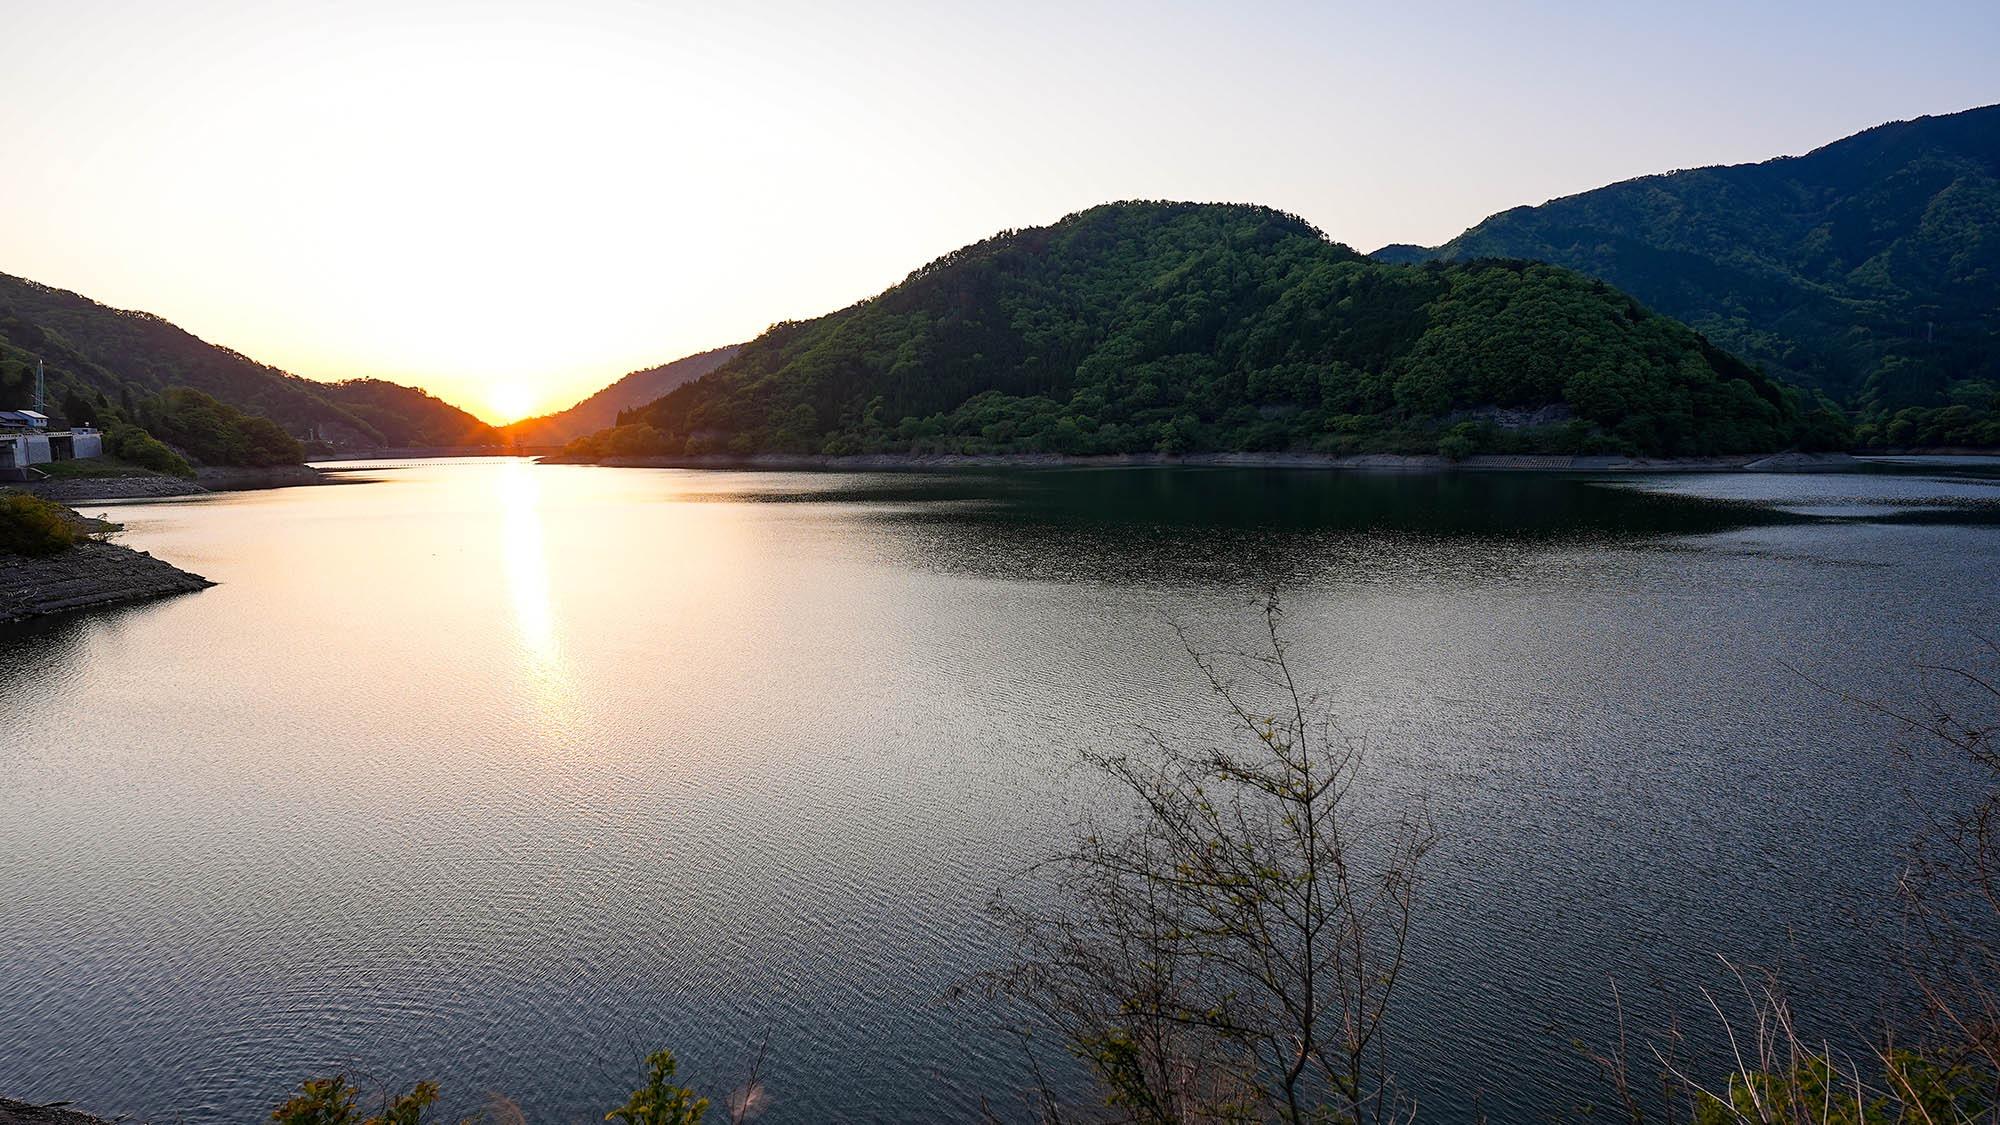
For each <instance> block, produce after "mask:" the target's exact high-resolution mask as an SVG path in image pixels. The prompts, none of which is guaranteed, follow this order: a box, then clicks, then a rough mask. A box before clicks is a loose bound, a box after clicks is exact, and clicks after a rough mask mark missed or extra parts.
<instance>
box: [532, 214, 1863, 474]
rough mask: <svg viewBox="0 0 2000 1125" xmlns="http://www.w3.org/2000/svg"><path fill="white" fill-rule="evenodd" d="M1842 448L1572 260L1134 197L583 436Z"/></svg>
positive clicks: (618, 441) (1679, 449)
mask: <svg viewBox="0 0 2000 1125" xmlns="http://www.w3.org/2000/svg"><path fill="white" fill-rule="evenodd" d="M1849 440H1851V435H1850V434H1849V432H1848V431H1847V429H1846V427H1845V424H1844V422H1843V420H1842V418H1841V416H1840V414H1839V412H1838V411H1837V410H1835V409H1833V408H1832V407H1831V404H1829V403H1827V402H1825V401H1823V400H1820V399H1817V398H1815V397H1813V396H1809V395H1807V394H1805V393H1804V392H1801V391H1798V390H1796V389H1792V388H1787V387H1785V386H1782V385H1780V384H1779V383H1777V382H1775V381H1773V380H1771V379H1769V378H1766V377H1765V376H1763V375H1762V374H1761V373H1760V372H1758V371H1756V370H1754V369H1752V368H1751V367H1749V366H1748V365H1746V364H1744V363H1742V362H1741V361H1739V360H1737V359H1735V358H1734V357H1732V356H1730V355H1729V354H1728V353H1726V352H1724V351H1722V350H1721V349H1719V348H1715V347H1713V346H1711V345H1710V344H1709V343H1708V342H1707V341H1706V340H1704V339H1703V338H1701V337H1700V336H1698V335H1697V334H1695V333H1694V332H1693V331H1691V330H1689V329H1688V328H1687V327H1686V326H1684V325H1682V324H1680V323H1679V322H1677V321H1674V320H1672V319H1670V318H1667V317H1663V316H1658V315H1656V314H1654V313H1652V312H1650V311H1648V310H1647V309H1645V308H1644V307H1642V306H1640V305H1639V304H1638V303H1636V302H1635V301H1633V300H1632V299H1631V298H1630V297H1628V296H1626V295H1624V294H1623V293H1620V292H1618V291H1617V290H1615V289H1613V288H1611V287H1610V286H1608V285H1605V284H1604V283H1603V282H1599V281H1593V280H1590V279H1588V278H1584V277H1581V276H1579V275H1577V274H1575V273H1572V272H1570V271H1568V270H1564V269H1560V268H1556V267H1552V266H1547V265H1539V264H1529V263H1525V262H1518V261H1479V262H1471V263H1464V264H1452V265H1429V266H1423V267H1407V266H1393V265H1384V264H1381V263H1376V262H1371V261H1370V260H1368V259H1366V258H1364V257H1362V256H1361V255H1358V254H1356V253H1354V252H1353V251H1352V250H1349V249H1348V248H1346V247H1344V246H1341V245H1338V244H1336V243H1332V242H1329V241H1327V240H1326V239H1325V237H1324V236H1322V235H1321V234H1320V233H1319V232H1318V231H1317V230H1315V229H1314V228H1313V227H1311V226H1310V225H1309V224H1307V223H1305V222H1304V221H1302V220H1300V219H1298V218H1297V217H1295V216H1291V215H1287V214H1284V213H1282V212H1277V211H1272V210H1269V209H1265V208H1259V207H1247V206H1237V205H1199V204H1185V203H1123V204H1110V205H1106V206H1102V207H1096V208H1092V209H1091V210H1088V211H1085V212H1082V213H1079V214H1077V215H1073V216H1070V217H1069V218H1067V219H1064V220H1063V221H1062V222H1060V223H1058V224H1056V225H1054V226H1051V227H1044V228H1036V229H1031V230H1025V231H1014V232H1009V233H1006V234H1003V235H1000V236H997V237H995V238H992V239H989V240H987V241H985V242H981V243H978V244H976V245H974V246H969V247H966V248H964V249H961V250H959V251H955V252H954V253H952V254H950V255H947V256H946V257H944V258H942V259H940V260H939V261H937V262H934V263H932V264H930V265H928V266H926V267H924V268H923V269H920V270H918V271H916V272H915V273H913V274H911V275H910V277H909V279H908V280H906V281H904V282H903V283H902V284H900V285H898V286H896V287H895V288H893V289H890V290H889V291H887V292H885V293H883V294H881V295H880V296H878V297H876V298H873V299H871V300H868V301H864V302H861V303H859V304H857V305H854V306H851V307H849V308H847V309H843V310H841V311H839V312H836V313H833V314H830V315H828V316H824V317H821V318H819V319H817V320H812V321H804V322H788V323H784V324H779V325H777V326H774V327H773V328H772V329H771V330H769V331H768V332H766V333H765V334H764V335H763V336H760V337H759V338H758V339H757V340H755V341H753V342H751V343H750V344H748V345H746V346H745V347H744V349H743V351H742V353H741V354H740V355H738V356H737V357H736V359H734V360H733V361H731V362H730V363H728V364H725V365H724V366H722V367H721V368H720V369H718V370H717V371H715V372H714V373H713V374H711V375H709V376H707V377H705V378H703V379H701V380H699V381H697V382H694V383H691V384H688V385H686V386H683V387H680V388H677V389H676V390H674V391H673V392H671V393H669V394H668V395H666V396H665V397H663V398H662V399H660V400H659V401H657V402H655V403H652V404H650V405H648V406H645V407H642V408H639V409H637V410H631V411H626V412H624V413H622V414H620V415H619V418H618V425H617V426H616V427H615V428H613V429H611V430H607V431H603V432H600V433H598V434H595V435H592V436H590V437H588V438H585V439H582V440H580V441H579V442H577V443H575V444H574V445H573V446H572V450H571V451H572V452H574V453H577V454H581V455H586V456H591V455H596V456H606V455H619V454H626V455H634V454H666V455H696V454H705V453H754V452H789V453H818V454H847V453H877V452H880V453H1027V452H1037V453H1038V452H1052V453H1066V454H1103V453H1151V452H1165V453H1178V452H1197V451H1238V450H1273V451H1279V450H1299V451H1312V452H1320V453H1359V452H1425V453H1428V452H1436V451H1438V450H1440V449H1441V448H1443V449H1445V450H1446V451H1447V452H1453V453H1458V454H1463V453H1468V452H1479V451H1486V450H1493V451H1524V452H1525V451H1541V452H1579V453H1588V452H1603V453H1625V454H1644V455H1702V454H1722V453H1733V452H1753V451H1762V450H1773V449H1782V448H1787V447H1793V446H1801V445H1803V446H1808V447H1815V448H1819V447H1837V446H1843V445H1845V444H1846V443H1847V442H1848V441H1849Z"/></svg>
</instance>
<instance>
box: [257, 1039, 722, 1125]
mask: <svg viewBox="0 0 2000 1125" xmlns="http://www.w3.org/2000/svg"><path fill="white" fill-rule="evenodd" d="M646 1068H647V1074H646V1084H645V1085H644V1086H641V1087H639V1088H638V1089H637V1090H634V1091H632V1096H631V1097H630V1098H628V1099H627V1100H626V1102H625V1104H624V1105H622V1106H619V1107H618V1108H617V1109H614V1110H612V1111H611V1112H610V1113H607V1114H605V1115H604V1119H605V1120H606V1121H617V1122H622V1123H623V1125H701V1119H702V1115H703V1114H705V1113H707V1112H708V1106H709V1102H708V1099H707V1098H704V1097H700V1096H698V1095H697V1094H696V1093H695V1092H694V1091H693V1090H692V1089H689V1088H688V1087H686V1086H682V1085H680V1084H678V1083H676V1082H675V1081H674V1076H675V1074H676V1073H677V1072H678V1070H679V1064H678V1063H677V1062H675V1060H674V1053H673V1052H672V1051H656V1052H654V1053H653V1054H651V1055H648V1056H647V1057H646ZM437 1100H438V1085H437V1083H435V1082H419V1083H417V1084H416V1085H415V1086H413V1087H411V1088H410V1091H409V1092H408V1093H406V1094H394V1095H390V1094H385V1095H383V1097H382V1103H381V1104H382V1109H381V1112H379V1113H375V1114H372V1115H370V1116H367V1117H363V1116H362V1115H361V1110H360V1109H359V1108H358V1107H359V1105H360V1102H361V1090H360V1089H359V1088H358V1087H356V1086H355V1085H354V1084H353V1083H351V1082H349V1081H348V1080H347V1076H346V1075H344V1074H336V1075H334V1076H333V1077H331V1078H312V1079H308V1080H307V1081H306V1082H305V1083H303V1084H302V1085H301V1086H300V1087H299V1092H298V1093H297V1094H294V1095H293V1096H292V1097H291V1098H290V1099H288V1100H287V1101H286V1102H285V1103H284V1104H283V1105H280V1106H279V1107H278V1108H277V1109H275V1110H272V1111H271V1120H272V1121H275V1122H277V1123H278V1125H424V1123H425V1121H426V1114H427V1113H428V1112H429V1111H430V1108H431V1107H432V1106H434V1105H436V1104H437ZM467 1125H469V1122H468V1123H467Z"/></svg>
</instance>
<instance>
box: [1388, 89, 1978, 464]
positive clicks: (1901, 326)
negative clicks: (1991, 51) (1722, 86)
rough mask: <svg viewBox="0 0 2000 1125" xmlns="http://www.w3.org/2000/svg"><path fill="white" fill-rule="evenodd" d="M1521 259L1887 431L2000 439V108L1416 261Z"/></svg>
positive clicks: (1676, 185)
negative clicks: (1633, 300)
mask: <svg viewBox="0 0 2000 1125" xmlns="http://www.w3.org/2000/svg"><path fill="white" fill-rule="evenodd" d="M1494 256H1503V257H1510V258H1528V259H1533V260H1536V261H1544V262H1552V263H1555V264H1557V265H1562V266H1567V267H1569V268H1570V269H1574V270H1577V271H1580V272H1582V273H1586V274H1589V275H1590V276H1592V277H1597V278H1602V279H1603V280H1605V281H1607V282H1610V283H1611V284H1613V285H1616V286H1617V287H1619V288H1620V289H1623V290H1625V291H1627V292H1629V293H1631V294H1633V295H1634V296H1636V297H1638V298H1639V299H1640V300H1642V301H1644V302H1646V304H1648V305H1649V306H1651V307H1653V308H1656V309H1658V310H1660V311H1661V312H1663V313H1666V314H1668V315H1670V316H1674V317H1678V318H1680V319H1682V320H1685V321H1687V322H1688V324H1690V325H1692V326H1693V327H1694V328H1695V329H1697V330H1698V331H1700V332H1702V333H1704V334H1705V335H1707V336H1708V337H1709V338H1710V339H1712V340H1714V341H1715V342H1716V343H1717V344H1718V345H1720V346H1722V347H1724V348H1727V349H1728V350H1730V351H1732V352H1734V353H1736V354H1738V355H1740V356H1742V357H1744V358H1745V359H1747V360H1749V361H1750V362H1752V363H1755V364H1758V365H1760V366H1762V367H1764V368H1765V369H1766V370H1767V371H1769V372H1771V373H1772V374H1773V375H1776V376H1779V377H1781V378H1785V379H1788V380H1792V381H1794V382H1797V383H1799V384H1801V385H1803V386H1806V387H1811V388H1815V389H1818V390H1821V391H1824V392H1825V393H1827V394H1829V395H1831V396H1833V397H1834V398H1836V399H1838V400H1840V401H1841V402H1842V403H1843V404H1845V405H1847V406H1849V407H1851V408H1852V410H1853V412H1854V414H1855V415H1856V417H1857V419H1858V420H1859V422H1860V423H1861V424H1860V426H1859V429H1858V433H1857V437H1858V439H1859V440H1860V441H1861V442H1862V443H1863V444H1869V445H1899V446H1907V445H1932V446H1937V445H2000V413H1996V412H1995V392H1996V389H2000V106H1987V107H1985V108H1983V109H1974V110H1968V111H1966V112H1963V113H1956V114H1951V115H1948V116H1941V117H1924V118H1918V119H1917V120H1915V121H1902V122H1896V123H1893V124H1889V125H1883V126H1881V127H1879V128H1875V129H1869V130H1867V131H1866V132H1863V133H1858V134H1856V135H1854V136H1852V137H1848V138H1846V139H1845V140H1841V141H1836V142H1834V143H1832V144H1829V145H1826V146H1825V147H1823V148H1819V149H1816V150H1814V151H1813V152H1811V153H1808V154H1807V155H1805V156H1800V157H1784V158H1780V159H1777V160H1770V161H1766V162H1764V163H1761V164H1745V165H1737V166H1733V167H1716V168H1699V169H1693V170H1688V171H1680V172H1672V173H1669V174H1666V175H1660V176H1647V177H1644V178H1641V179H1636V180H1630V181H1627V182H1625V183H1620V184H1613V185H1611V186H1609V187H1604V188H1599V189H1597V190H1595V191H1589V192H1585V193H1583V194H1581V195H1574V196H1570V197H1568V198H1564V199H1558V200H1554V201H1552V202H1550V203H1546V204H1543V205H1542V206H1539V207H1518V208H1515V209H1514V210H1511V211H1505V212H1502V213H1501V214H1498V215H1495V216H1493V217H1491V218H1489V219H1487V220H1486V221H1485V222H1482V223H1480V224H1479V225H1478V226H1475V227H1473V228H1472V229H1471V230H1468V231H1466V232H1465V233H1464V234H1462V235H1460V236H1459V237H1457V238H1456V239H1453V240H1452V241H1451V242H1448V243H1446V244H1445V245H1444V246H1442V247H1439V248H1437V249H1435V250H1425V249H1422V248H1420V247H1412V246H1391V247H1385V248H1383V249H1382V250H1380V251H1377V252H1376V257H1377V258H1378V260H1382V261H1390V262H1400V263H1409V262H1415V261H1424V260H1432V259H1444V260H1451V261H1466V260H1471V259H1478V258H1486V257H1494Z"/></svg>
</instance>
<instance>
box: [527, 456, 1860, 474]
mask: <svg viewBox="0 0 2000 1125" xmlns="http://www.w3.org/2000/svg"><path fill="white" fill-rule="evenodd" d="M537 463H538V464H543V465H597V466H600V467H603V468H613V469H720V470H736V471H759V470H762V471H816V472H928V471H948V470H953V469H1005V468H1012V469H1070V468H1164V467H1177V466H1178V467H1190V468H1264V469H1321V470H1333V471H1345V472H1386V473H1445V472H1512V473H1518V472H1532V473H1730V472H1747V473H1811V472H1843V471H1848V470H1851V469H1855V468H1859V467H1861V466H1864V465H1866V464H1867V462H1866V461H1864V460H1862V459H1861V458H1858V457H1855V456H1854V455H1852V454H1848V453H1796V452H1792V453H1756V454H1738V455H1732V456H1727V457H1666V458H1641V457H1621V456H1585V455H1570V454H1547V455H1542V454H1481V455H1476V456H1472V457H1467V458H1465V459H1464V460H1461V461H1451V460H1448V459H1446V458H1444V457H1441V456H1439V455H1437V454H1396V453H1364V454H1351V455H1343V456H1335V455H1331V454H1314V453H1187V454H1160V453H1133V454H1112V455H1097V456H1069V455H1065V454H1059V453H994V454H971V453H923V454H914V453H912V454H896V453H865V454H855V455H851V456H824V455H816V454H795V453H754V454H703V455H698V456H679V457H664V456H661V457H569V456H563V455H560V454H558V455H555V456H550V457H541V458H537Z"/></svg>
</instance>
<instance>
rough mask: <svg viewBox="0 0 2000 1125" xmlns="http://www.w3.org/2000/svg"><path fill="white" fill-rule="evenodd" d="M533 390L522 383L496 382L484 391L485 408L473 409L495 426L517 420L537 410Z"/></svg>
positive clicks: (538, 405)
mask: <svg viewBox="0 0 2000 1125" xmlns="http://www.w3.org/2000/svg"><path fill="white" fill-rule="evenodd" d="M540 406H541V403H539V402H538V401H536V397H535V392H534V391H533V390H531V389H529V388H528V387H527V386H526V385H525V384H522V383H497V384H495V385H494V386H492V387H491V388H489V389H488V390H487V392H486V408H485V409H484V410H478V411H474V413H477V414H480V415H482V416H483V417H484V418H485V419H486V420H487V421H488V422H491V423H493V424H494V425H496V426H504V425H506V424H507V423H509V422H518V421H520V420H521V419H523V418H526V417H528V416H529V415H531V414H535V413H537V412H538V409H539V408H540Z"/></svg>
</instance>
